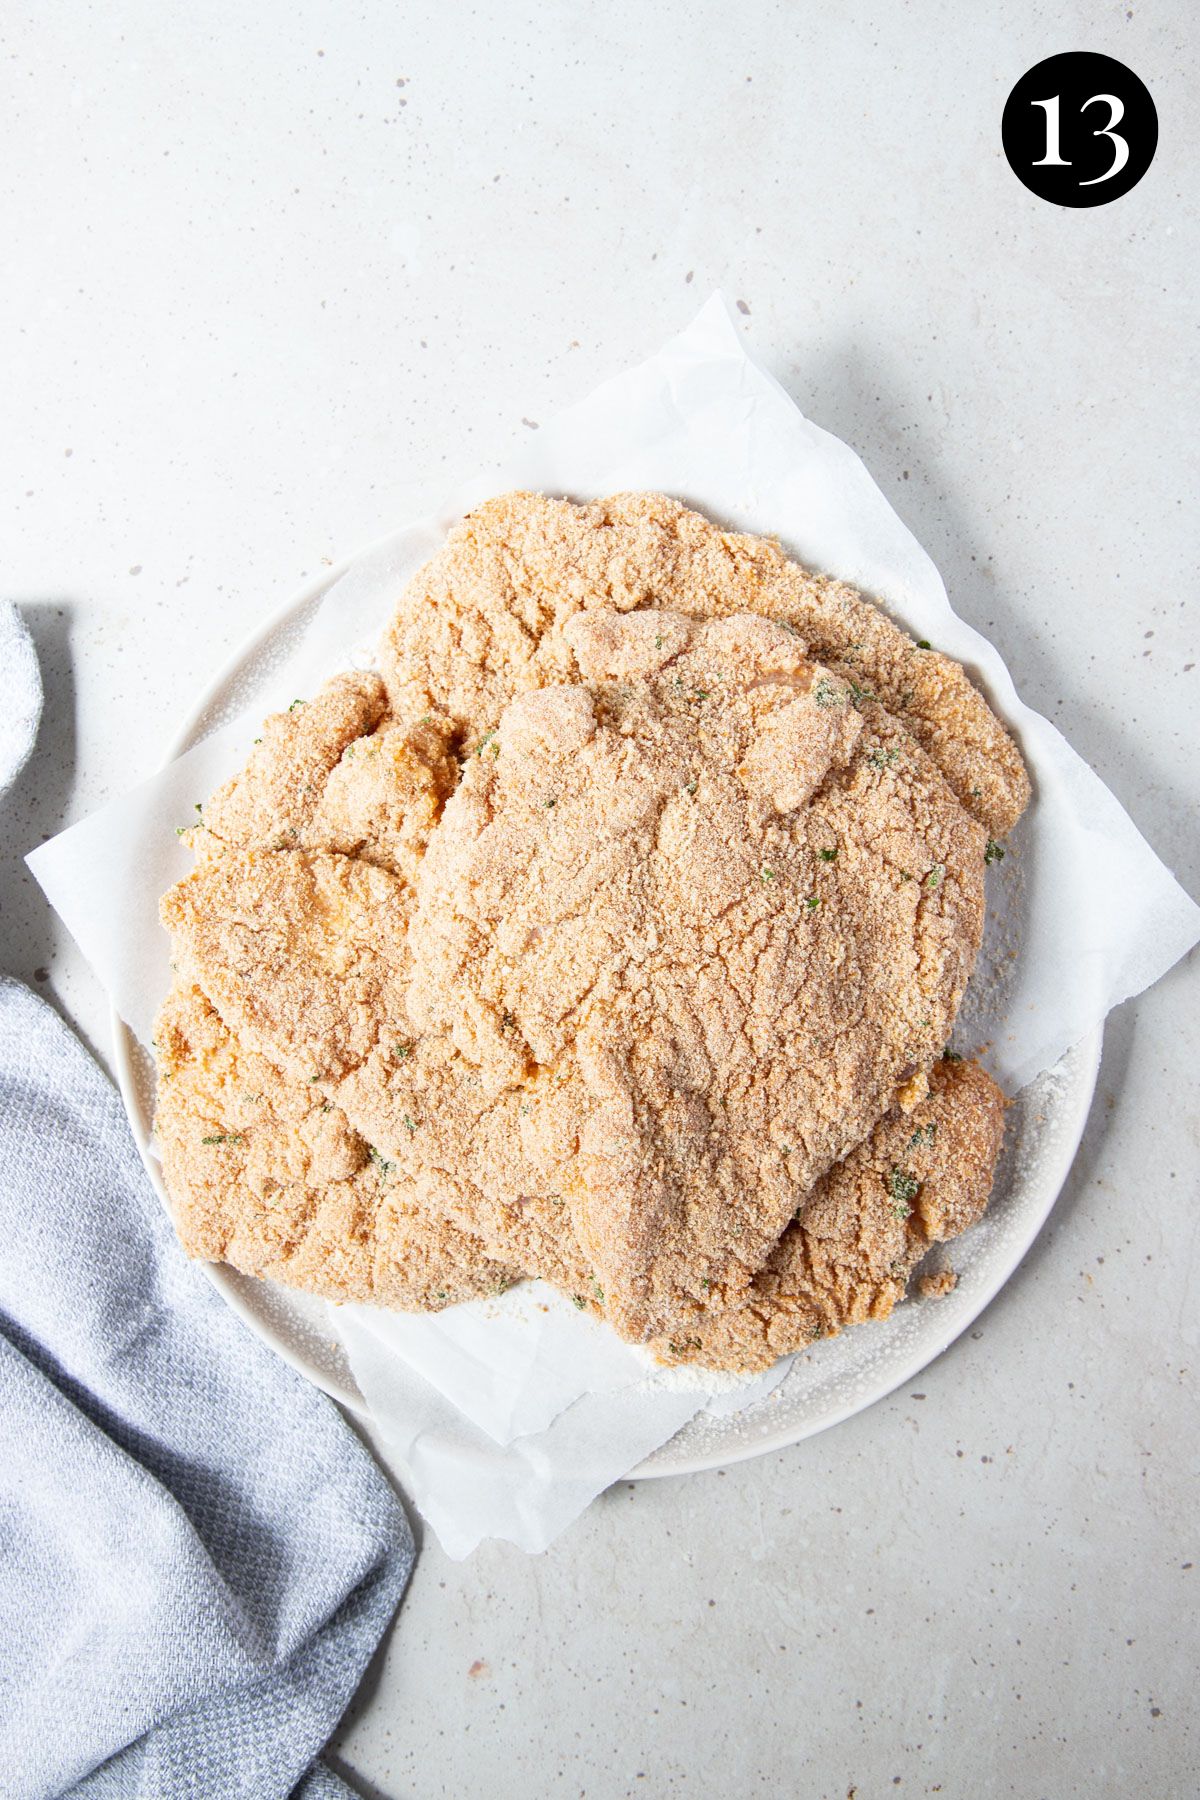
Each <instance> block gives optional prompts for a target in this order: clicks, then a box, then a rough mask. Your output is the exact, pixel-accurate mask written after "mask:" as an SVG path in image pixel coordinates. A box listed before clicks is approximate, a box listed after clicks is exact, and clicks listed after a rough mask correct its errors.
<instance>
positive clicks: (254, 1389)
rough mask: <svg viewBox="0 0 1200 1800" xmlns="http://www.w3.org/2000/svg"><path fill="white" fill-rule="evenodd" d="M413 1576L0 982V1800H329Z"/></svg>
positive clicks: (116, 1123)
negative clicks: (380, 1651) (327, 1758)
mask: <svg viewBox="0 0 1200 1800" xmlns="http://www.w3.org/2000/svg"><path fill="white" fill-rule="evenodd" d="M26 662H27V664H28V666H25V665H21V664H20V663H19V659H15V658H11V657H8V656H6V657H5V658H4V659H3V664H2V666H0V700H2V701H3V703H4V706H5V707H6V708H8V709H10V710H11V707H12V706H13V705H14V704H17V703H20V702H21V701H22V699H23V697H24V698H30V699H31V704H32V702H33V700H34V699H36V698H37V697H39V696H38V695H37V694H36V693H35V694H34V695H33V696H32V697H31V696H29V695H27V693H26V690H27V689H28V687H29V684H30V682H31V681H32V682H33V683H34V684H36V683H37V666H36V662H35V661H34V660H33V659H32V656H31V657H30V658H28V659H26ZM14 682H16V683H17V684H18V690H19V691H17V692H16V693H15V694H14V693H13V692H12V691H11V690H12V688H13V684H14ZM20 760H23V758H21V759H18V758H15V757H14V758H13V759H12V761H13V764H14V767H13V768H12V770H11V771H9V772H11V773H15V768H16V767H18V766H19V761H20ZM0 779H2V777H0ZM412 1561H413V1540H412V1534H411V1532H410V1530H409V1527H408V1523H407V1521H406V1519H405V1517H404V1514H403V1511H402V1509H401V1507H400V1505H399V1503H398V1501H397V1500H396V1498H395V1496H394V1494H393V1493H392V1491H391V1489H390V1487H389V1486H388V1484H387V1482H386V1481H385V1479H384V1477H383V1476H382V1474H381V1473H380V1472H379V1470H378V1469H377V1468H376V1467H375V1464H374V1463H373V1462H372V1460H371V1458H370V1456H369V1455H368V1454H367V1452H366V1451H365V1450H364V1449H363V1447H362V1445H361V1444H360V1443H359V1441H358V1439H357V1438H356V1437H355V1436H354V1434H353V1432H352V1431H351V1430H350V1429H349V1427H348V1426H347V1425H346V1424H345V1423H344V1422H343V1420H342V1419H341V1418H340V1417H339V1416H338V1414H337V1411H336V1409H335V1408H334V1406H333V1405H332V1404H331V1402H330V1401H328V1400H327V1399H326V1398H325V1397H324V1395H323V1394H319V1393H317V1391H316V1390H315V1389H314V1388H312V1387H310V1386H309V1385H308V1384H307V1382H305V1381H304V1380H302V1379H301V1377H300V1376H298V1375H297V1374H295V1373H294V1372H293V1371H292V1370H291V1369H289V1368H288V1367H287V1366H286V1365H285V1364H284V1363H282V1362H280V1361H279V1359H278V1358H277V1357H276V1356H274V1355H273V1354H272V1353H271V1351H269V1350H268V1349H267V1348H266V1347H265V1346H264V1345H263V1344H262V1343H260V1342H259V1340H258V1339H257V1338H255V1337H253V1336H252V1335H251V1333H250V1332H249V1331H247V1330H246V1328H245V1327H244V1326H243V1325H242V1324H241V1323H240V1322H239V1321H238V1320H237V1319H236V1318H235V1317H234V1315H233V1314H232V1313H231V1312H230V1311H229V1309H228V1308H227V1307H226V1306H225V1304H224V1302H223V1301H222V1300H221V1299H220V1298H219V1296H218V1295H217V1293H216V1291H215V1289H214V1288H213V1287H212V1286H211V1285H210V1283H209V1282H208V1281H207V1280H206V1279H205V1277H204V1275H203V1273H202V1271H201V1270H200V1269H198V1268H197V1267H196V1266H195V1265H194V1264H191V1263H189V1262H188V1260H187V1258H186V1257H185V1256H184V1254H183V1252H182V1250H181V1249H180V1248H179V1245H178V1244H177V1243H176V1241H175V1236H174V1233H173V1232H172V1230H171V1226H170V1224H169V1222H168V1220H167V1218H166V1216H165V1214H164V1213H163V1210H162V1208H161V1206H160V1205H159V1203H158V1200H157V1198H156V1197H155V1194H154V1192H153V1189H152V1188H151V1187H150V1184H149V1182H148V1181H147V1179H146V1175H145V1171H144V1170H143V1168H142V1166H141V1163H140V1161H139V1159H138V1155H137V1150H136V1148H135V1146H134V1143H133V1139H132V1137H131V1135H130V1132H129V1127H128V1124H127V1122H126V1119H125V1115H124V1112H123V1111H122V1108H121V1103H120V1101H119V1099H118V1097H117V1095H116V1093H115V1091H114V1089H113V1088H112V1086H111V1084H110V1083H109V1082H108V1081H107V1080H106V1078H105V1077H104V1075H103V1074H102V1073H101V1071H100V1070H99V1069H98V1068H97V1067H96V1065H95V1063H94V1062H93V1061H92V1059H91V1058H90V1057H89V1056H88V1055H87V1054H86V1052H85V1051H84V1050H83V1048H82V1046H81V1045H80V1044H79V1043H78V1041H77V1040H76V1039H75V1037H73V1035H72V1034H71V1032H70V1031H68V1030H67V1028H66V1026H65V1025H63V1023H62V1022H61V1020H60V1019H59V1018H58V1016H57V1015H56V1014H55V1013H54V1012H53V1011H52V1010H51V1008H50V1007H49V1006H47V1005H46V1004H45V1003H44V1002H43V1001H41V1000H39V999H38V998H37V997H36V996H35V995H34V994H32V993H31V992H30V991H29V990H28V989H27V988H25V987H22V986H21V985H20V983H18V982H15V981H11V980H7V979H5V978H3V977H0V1800H43V1797H45V1796H50V1795H58V1794H63V1793H67V1792H70V1793H72V1794H79V1795H84V1796H88V1797H89V1800H91V1797H93V1796H95V1797H96V1800H135V1797H136V1800H176V1797H177V1796H184V1795H186V1796H188V1800H243V1797H244V1800H277V1797H278V1800H285V1796H287V1795H289V1794H292V1793H294V1792H295V1793H298V1794H300V1795H301V1796H302V1797H303V1800H335V1797H338V1796H340V1797H342V1800H345V1797H346V1796H347V1795H348V1793H349V1790H348V1789H347V1788H346V1786H345V1784H344V1783H343V1782H341V1781H339V1780H338V1779H337V1777H336V1776H334V1775H333V1774H332V1773H331V1772H330V1771H329V1770H328V1768H326V1767H325V1766H324V1765H323V1764H321V1763H319V1762H317V1761H316V1760H315V1759H316V1758H317V1757H318V1756H319V1754H320V1752H321V1750H322V1748H323V1747H324V1745H325V1743H326V1741H327V1739H328V1737H329V1735H330V1733H331V1731H332V1730H333V1728H334V1726H335V1725H336V1724H337V1721H338V1719H339V1718H340V1717H341V1715H342V1713H343V1711H344V1710H345V1707H346V1705H347V1702H348V1701H349V1699H350V1697H351V1695H352V1694H353V1693H354V1690H355V1688H356V1687H357V1686H358V1683H359V1681H360V1679H361V1677H362V1674H363V1671H364V1669H365V1668H366V1665H367V1663H368V1661H369V1660H370V1657H371V1654H372V1652H373V1651H374V1649H375V1647H376V1645H377V1644H378V1642H379V1639H380V1637H381V1635H382V1633H383V1631H384V1629H385V1627H386V1626H387V1623H388V1621H389V1619H390V1618H391V1617H392V1614H393V1613H394V1612H395V1609H396V1607H397V1605H398V1604H399V1600H400V1596H401V1594H402V1593H403V1592H404V1586H405V1583H406V1582H407V1580H408V1576H409V1571H410V1570H411V1568H412Z"/></svg>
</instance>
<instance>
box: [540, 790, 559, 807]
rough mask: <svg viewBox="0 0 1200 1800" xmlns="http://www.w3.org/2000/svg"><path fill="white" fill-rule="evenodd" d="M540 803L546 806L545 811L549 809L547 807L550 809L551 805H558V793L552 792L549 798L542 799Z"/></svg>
mask: <svg viewBox="0 0 1200 1800" xmlns="http://www.w3.org/2000/svg"><path fill="white" fill-rule="evenodd" d="M542 804H543V806H545V808H546V810H547V811H549V809H550V808H551V807H552V806H557V805H558V795H557V794H552V795H551V796H550V798H549V800H544V801H543V802H542Z"/></svg>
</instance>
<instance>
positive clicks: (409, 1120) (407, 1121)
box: [400, 1113, 417, 1137]
mask: <svg viewBox="0 0 1200 1800" xmlns="http://www.w3.org/2000/svg"><path fill="white" fill-rule="evenodd" d="M400 1123H401V1124H402V1125H403V1127H404V1129H405V1131H407V1133H408V1135H409V1137H411V1136H412V1134H413V1132H414V1131H415V1130H416V1129H417V1121H416V1120H415V1119H414V1118H413V1116H412V1114H411V1113H405V1115H404V1117H403V1118H402V1119H401V1121H400Z"/></svg>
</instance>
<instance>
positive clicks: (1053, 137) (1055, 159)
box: [1029, 94, 1112, 169]
mask: <svg viewBox="0 0 1200 1800" xmlns="http://www.w3.org/2000/svg"><path fill="white" fill-rule="evenodd" d="M1029 104H1030V105H1031V106H1042V107H1044V108H1045V110H1046V154H1045V156H1042V157H1039V159H1038V161H1037V162H1035V163H1034V165H1033V166H1034V168H1035V169H1042V168H1045V167H1046V165H1047V164H1057V166H1058V167H1059V168H1060V169H1069V168H1070V166H1071V165H1070V163H1069V162H1068V161H1067V159H1066V157H1065V156H1060V155H1059V154H1058V95H1057V94H1054V95H1053V96H1052V97H1051V98H1050V99H1049V100H1031V101H1030V102H1029ZM1109 124H1110V125H1111V124H1112V120H1111V119H1110V120H1109Z"/></svg>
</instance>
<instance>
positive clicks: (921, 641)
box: [917, 638, 933, 650]
mask: <svg viewBox="0 0 1200 1800" xmlns="http://www.w3.org/2000/svg"><path fill="white" fill-rule="evenodd" d="M917 649H918V650H932V649H933V645H932V644H931V643H930V641H929V639H928V638H918V639H917Z"/></svg>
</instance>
